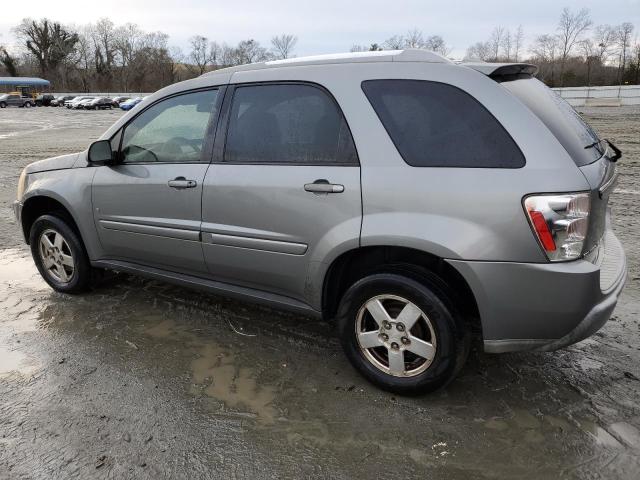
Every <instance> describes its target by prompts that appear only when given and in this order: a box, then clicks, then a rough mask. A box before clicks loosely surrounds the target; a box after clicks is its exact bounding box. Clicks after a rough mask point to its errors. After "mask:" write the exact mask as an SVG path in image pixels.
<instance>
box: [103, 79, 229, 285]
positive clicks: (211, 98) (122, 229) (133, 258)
mask: <svg viewBox="0 0 640 480" xmlns="http://www.w3.org/2000/svg"><path fill="white" fill-rule="evenodd" d="M220 96H221V94H220ZM218 103H219V92H218V90H217V89H212V90H204V91H196V92H191V93H185V94H182V95H177V96H173V97H169V98H167V99H164V100H162V101H160V102H158V103H156V104H154V105H152V106H151V107H149V108H147V109H146V110H144V111H143V112H141V113H140V114H139V115H138V116H136V117H135V118H134V119H133V120H132V121H131V122H130V123H128V124H127V125H126V126H125V127H124V131H123V132H122V134H121V136H122V142H121V146H120V150H119V154H118V155H117V163H116V164H115V165H111V166H104V167H99V168H98V171H97V172H96V175H95V177H94V181H93V189H92V196H93V207H94V220H95V223H96V228H97V230H98V235H99V237H100V242H101V244H102V247H103V250H104V251H105V254H106V257H107V258H109V259H119V260H126V261H129V262H133V263H139V264H144V265H150V266H155V267H159V268H163V269H168V270H172V271H179V272H186V273H198V272H203V271H205V270H206V268H205V265H204V260H203V256H202V247H201V244H200V223H201V214H202V209H201V200H202V185H203V180H204V177H205V173H206V171H207V167H208V166H209V160H210V155H211V148H210V147H211V144H212V137H213V132H214V131H215V122H216V121H217V113H216V112H217V110H218Z"/></svg>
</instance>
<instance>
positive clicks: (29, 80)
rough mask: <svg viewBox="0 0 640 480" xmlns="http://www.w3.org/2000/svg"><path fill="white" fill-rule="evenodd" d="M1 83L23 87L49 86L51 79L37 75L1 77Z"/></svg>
mask: <svg viewBox="0 0 640 480" xmlns="http://www.w3.org/2000/svg"><path fill="white" fill-rule="evenodd" d="M0 85H9V86H21V87H48V86H49V85H51V82H49V80H44V79H43V78H36V77H0Z"/></svg>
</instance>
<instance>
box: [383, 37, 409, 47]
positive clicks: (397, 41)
mask: <svg viewBox="0 0 640 480" xmlns="http://www.w3.org/2000/svg"><path fill="white" fill-rule="evenodd" d="M382 46H383V47H384V49H385V50H402V49H403V48H404V46H405V41H404V37H403V36H402V35H394V36H393V37H390V38H387V39H386V40H385V41H384V43H383V44H382Z"/></svg>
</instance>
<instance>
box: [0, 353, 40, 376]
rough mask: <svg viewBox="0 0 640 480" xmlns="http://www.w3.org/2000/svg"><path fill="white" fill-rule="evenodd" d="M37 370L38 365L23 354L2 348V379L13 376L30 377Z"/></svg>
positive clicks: (0, 368)
mask: <svg viewBox="0 0 640 480" xmlns="http://www.w3.org/2000/svg"><path fill="white" fill-rule="evenodd" d="M36 370H37V367H36V365H34V364H33V362H32V361H31V360H30V359H29V358H28V357H27V356H26V355H25V354H23V353H22V352H19V351H16V350H13V351H12V350H8V349H6V348H4V347H0V378H2V377H6V376H9V375H12V374H18V375H20V376H23V377H30V376H31V375H33V374H34V373H35V371H36Z"/></svg>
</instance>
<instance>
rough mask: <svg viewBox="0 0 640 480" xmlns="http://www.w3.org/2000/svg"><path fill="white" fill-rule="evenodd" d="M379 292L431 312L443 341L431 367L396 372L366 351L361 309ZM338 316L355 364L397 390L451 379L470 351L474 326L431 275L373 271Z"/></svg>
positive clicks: (417, 390) (417, 389) (420, 389)
mask: <svg viewBox="0 0 640 480" xmlns="http://www.w3.org/2000/svg"><path fill="white" fill-rule="evenodd" d="M379 295H393V296H397V297H402V298H403V299H406V300H408V301H410V302H411V303H413V304H414V305H415V306H417V307H418V308H419V309H420V310H421V311H422V312H423V313H424V314H425V316H426V317H428V321H429V322H430V323H431V326H432V328H433V332H434V333H435V339H436V341H437V345H436V350H435V355H434V356H433V359H432V360H431V363H430V364H429V365H428V367H427V368H426V370H424V371H421V372H420V373H417V374H415V375H414V376H408V377H401V376H394V375H391V374H390V373H386V372H384V371H382V370H381V369H380V368H379V367H377V366H376V365H374V363H373V362H372V361H371V360H369V359H368V358H367V357H366V356H365V353H364V351H363V350H362V349H361V348H360V345H359V343H358V339H357V334H356V324H357V319H358V313H359V312H360V311H361V308H362V307H363V306H364V305H365V303H366V302H368V301H369V300H370V299H372V298H374V297H376V296H379ZM448 305H449V306H448ZM336 320H337V323H338V332H339V334H340V341H341V343H342V347H343V349H344V351H345V353H346V355H347V357H348V358H349V360H350V361H351V363H352V364H353V366H354V367H355V368H356V369H357V370H358V371H359V372H360V373H361V374H362V375H363V376H364V377H365V378H367V379H368V380H369V381H370V382H372V383H373V384H375V385H377V386H378V387H380V388H382V389H383V390H387V391H390V392H394V393H399V394H404V395H417V394H421V393H427V392H432V391H434V390H437V389H439V388H441V387H443V386H445V385H447V384H448V383H449V382H450V381H451V380H453V379H454V378H455V376H456V375H457V373H458V372H459V371H460V369H461V368H462V366H463V365H464V362H465V361H466V359H467V355H468V353H469V345H470V338H471V335H470V331H469V327H468V326H467V325H466V323H465V322H464V320H463V319H462V318H461V317H460V315H458V314H457V313H456V312H455V310H454V308H452V307H451V302H450V300H449V299H448V298H446V297H445V294H444V292H443V291H442V290H441V288H439V286H438V285H436V284H432V283H431V282H429V281H428V279H426V278H425V279H423V280H422V281H419V280H417V279H415V278H410V276H405V275H400V274H397V273H378V274H374V275H370V276H367V277H365V278H363V279H361V280H359V281H357V282H356V283H355V284H354V285H352V286H351V287H350V288H349V289H348V290H347V292H346V293H345V294H344V296H343V297H342V300H341V302H340V306H339V308H338V314H337V316H336ZM381 331H382V330H381ZM412 343H413V342H412ZM389 351H390V350H389ZM383 352H384V350H383ZM403 355H404V354H403ZM403 358H405V359H406V357H403Z"/></svg>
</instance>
